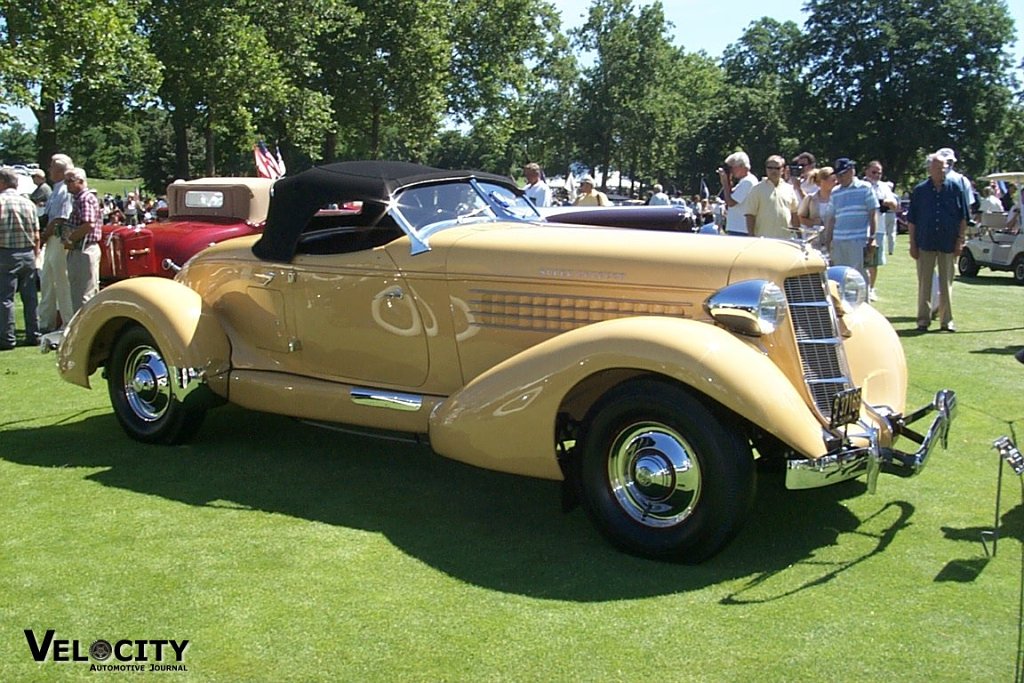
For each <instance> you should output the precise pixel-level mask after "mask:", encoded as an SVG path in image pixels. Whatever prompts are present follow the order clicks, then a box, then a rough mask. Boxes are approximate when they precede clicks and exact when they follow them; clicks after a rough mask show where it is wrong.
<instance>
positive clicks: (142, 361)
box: [107, 325, 206, 444]
mask: <svg viewBox="0 0 1024 683" xmlns="http://www.w3.org/2000/svg"><path fill="white" fill-rule="evenodd" d="M172 381H173V378H172V377H171V368H170V367H169V366H168V365H167V362H166V360H165V358H164V355H163V353H162V352H161V350H160V347H159V346H157V344H156V342H155V341H154V340H153V336H152V335H151V334H150V333H149V332H148V331H147V330H146V329H144V328H142V327H139V326H137V325H132V326H130V327H128V328H126V329H125V330H124V331H123V332H122V333H121V335H120V336H119V337H118V338H117V341H116V342H115V343H114V348H113V350H112V351H111V354H110V362H109V365H108V366H107V391H108V392H109V394H110V403H111V405H112V406H113V407H114V415H115V416H116V417H117V421H118V422H119V423H120V424H121V428H122V429H124V431H125V432H126V433H127V434H128V436H130V437H132V438H133V439H136V440H138V441H143V442H145V443H160V444H174V443H182V442H184V441H187V440H188V439H189V438H191V437H192V435H194V434H195V433H196V430H198V429H199V427H200V425H201V424H202V423H203V417H205V415H206V411H205V409H203V408H199V407H196V406H189V405H186V404H185V403H182V402H180V401H179V400H178V399H177V398H176V397H175V396H174V393H173V391H172V385H171V382H172Z"/></svg>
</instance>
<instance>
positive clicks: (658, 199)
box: [647, 184, 672, 206]
mask: <svg viewBox="0 0 1024 683" xmlns="http://www.w3.org/2000/svg"><path fill="white" fill-rule="evenodd" d="M651 189H653V190H654V194H652V195H651V198H650V199H649V200H647V204H648V205H649V206H668V205H669V204H671V203H672V201H671V200H670V199H669V198H668V195H667V194H665V188H664V187H662V186H661V185H659V184H655V185H654V187H653V188H651Z"/></svg>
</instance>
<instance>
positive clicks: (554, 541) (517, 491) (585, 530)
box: [0, 406, 913, 604]
mask: <svg viewBox="0 0 1024 683" xmlns="http://www.w3.org/2000/svg"><path fill="white" fill-rule="evenodd" d="M60 421H61V422H64V421H66V420H65V419H64V418H60ZM3 436H4V442H5V446H4V449H3V451H2V454H0V457H2V458H3V459H4V460H7V461H10V462H14V463H19V464H22V465H29V466H35V467H83V468H103V469H102V470H101V471H98V472H91V473H89V474H87V475H85V478H86V479H87V480H91V481H94V482H96V483H99V484H102V485H104V486H112V487H117V488H120V489H126V490H129V491H136V492H139V493H143V494H147V495H157V496H161V497H163V498H166V499H169V500H174V501H179V502H181V503H184V504H188V505H195V506H209V507H214V508H216V507H228V508H232V509H239V508H241V509H251V510H256V511H264V512H273V513H280V514H285V515H289V516H292V517H295V518H299V519H306V520H310V521H315V522H321V523H325V524H330V525H336V526H342V527H349V528H357V529H361V530H368V531H373V532H379V533H381V534H383V535H384V536H385V537H386V538H387V539H388V540H389V541H390V542H392V543H393V544H394V545H395V546H396V547H398V548H400V549H401V550H402V551H403V552H406V553H408V554H409V555H411V556H413V557H416V558H418V559H419V560H421V561H423V562H424V563H426V564H428V565H429V566H431V567H434V568H436V569H437V570H439V571H442V572H445V573H447V574H449V575H451V576H454V577H456V578H458V579H460V580H463V581H466V582H469V583H472V584H476V585H479V586H483V587H486V588H490V589H494V590H500V591H505V592H509V593H514V594H521V595H528V596H535V597H543V598H552V599H560V600H575V601H604V600H618V599H628V598H637V597H646V596H656V595H665V594H671V593H678V592H685V591H689V590H695V589H700V588H705V587H707V586H711V585H715V584H717V583H720V582H722V581H728V580H732V579H740V578H748V579H749V578H750V577H751V576H753V577H754V579H753V580H752V581H750V582H749V583H748V584H747V585H748V587H753V586H755V585H756V586H757V587H758V596H757V598H756V600H757V601H764V600H765V595H766V594H765V592H764V591H765V590H766V589H765V582H766V580H767V579H769V578H770V579H772V581H771V582H770V583H771V589H770V593H771V595H772V596H775V598H781V597H786V596H788V595H792V594H794V593H796V592H799V591H802V590H806V589H809V588H813V587H815V586H820V585H822V584H824V583H827V582H829V581H831V580H832V579H834V578H835V577H836V576H837V575H838V574H839V573H840V572H841V571H844V570H845V569H847V568H849V567H852V566H855V565H856V564H858V563H860V562H863V561H864V560H865V559H867V558H869V557H871V556H872V555H875V554H877V553H880V552H882V551H884V550H885V547H886V546H887V545H888V543H889V542H891V540H892V538H893V537H894V536H895V534H896V533H898V531H899V530H900V529H902V528H903V527H904V526H906V525H907V524H908V520H909V519H910V517H911V515H912V514H913V507H912V506H911V505H910V504H908V503H903V502H900V503H889V504H884V503H881V502H880V503H879V506H878V507H879V510H878V512H876V513H874V514H873V515H871V516H870V517H869V518H868V519H866V520H861V519H859V518H858V517H857V516H856V515H854V514H853V513H852V512H850V511H849V510H848V509H847V508H846V507H845V506H844V505H842V500H843V499H844V498H848V497H852V496H856V495H860V494H861V493H863V492H864V486H863V484H861V483H859V482H847V483H844V484H840V485H837V486H833V487H829V488H825V489H816V490H808V491H786V490H785V489H784V487H783V485H782V478H781V474H774V475H772V474H769V475H762V478H761V480H760V481H759V492H758V495H757V498H756V500H755V504H754V509H753V512H752V514H751V516H750V519H749V520H748V522H747V524H746V526H745V527H744V529H743V530H742V531H741V533H740V534H739V536H738V537H737V538H736V539H734V541H733V542H732V543H731V545H729V546H728V547H727V548H726V549H725V551H723V552H722V553H721V554H719V555H718V556H716V557H714V558H712V559H711V560H709V561H707V562H705V563H704V564H701V565H699V566H692V567H681V566H679V565H674V564H671V563H664V562H653V561H648V560H643V559H640V558H635V557H631V556H629V555H625V554H622V553H620V552H618V551H616V550H615V549H614V548H612V547H611V546H609V545H607V544H606V543H605V542H604V541H603V540H602V539H601V537H600V536H599V535H598V533H597V532H596V531H595V530H594V529H593V527H592V526H591V525H590V523H589V521H588V520H587V518H586V515H585V514H583V512H582V511H581V510H579V509H577V510H575V511H574V512H572V513H570V514H568V515H563V514H561V512H560V511H559V504H560V484H559V483H558V482H551V481H540V480H535V479H528V478H524V477H516V476H512V475H505V474H500V473H495V472H489V471H485V470H481V469H477V468H474V467H471V466H468V465H463V464H461V463H457V462H454V461H450V460H447V459H445V458H442V457H440V456H438V455H436V454H434V453H433V452H432V451H430V450H429V449H428V448H426V447H424V446H417V445H412V444H402V443H394V442H388V441H382V440H378V439H371V438H368V437H361V436H355V435H350V434H344V433H337V432H332V431H328V430H322V429H316V428H313V427H308V426H306V425H303V424H300V423H298V422H295V421H293V420H290V419H288V418H284V417H280V416H276V415H267V414H261V413H254V412H249V411H245V410H241V409H238V408H234V407H230V406H228V407H224V408H220V409H218V410H214V411H211V412H210V414H209V415H208V416H207V421H206V423H205V424H204V426H203V428H202V429H201V430H200V432H199V434H198V436H197V438H196V440H195V442H194V443H192V444H189V445H185V446H177V447H162V446H146V445H143V444H139V443H136V442H134V441H131V440H130V439H128V438H127V437H126V436H124V435H123V433H122V432H121V431H120V428H119V427H118V426H117V423H116V421H115V420H114V417H113V415H111V414H109V413H108V414H105V415H99V416H92V417H87V418H85V419H84V420H81V421H77V422H71V423H67V424H55V425H53V426H46V427H36V428H30V429H29V428H17V427H16V428H14V429H8V430H5V431H4V432H3ZM38 444H46V447H45V448H39V447H38ZM83 444H84V445H85V446H83ZM876 517H877V518H879V519H881V518H884V521H882V522H873V521H872V519H871V518H876ZM879 523H880V524H882V525H883V526H884V527H885V529H884V531H883V532H881V533H880V534H879V533H874V532H865V530H864V525H865V524H869V525H873V526H878V525H879ZM865 535H867V536H871V537H872V539H873V540H869V541H868V542H867V543H862V542H860V541H856V540H850V539H857V538H859V537H861V536H865ZM876 537H877V538H876ZM841 540H842V541H843V543H840V541H841ZM847 543H849V545H847ZM837 544H839V545H842V547H843V550H842V552H841V553H840V554H841V555H844V556H851V555H852V557H848V558H847V559H841V560H839V561H832V562H814V561H812V560H813V558H814V556H815V554H816V553H818V552H820V551H821V550H822V549H830V548H831V547H833V546H836V545H837ZM851 547H852V549H851ZM794 566H797V567H799V568H800V572H799V574H798V575H792V576H789V575H787V571H788V570H790V569H791V568H792V567H794ZM744 592H747V593H749V591H747V589H743V590H742V591H740V593H744ZM740 593H736V594H734V595H732V596H730V598H729V599H728V600H726V601H725V603H726V604H739V603H743V602H750V601H753V600H748V599H746V597H748V596H745V595H741V594H740ZM772 599H774V598H772Z"/></svg>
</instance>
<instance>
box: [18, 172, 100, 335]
mask: <svg viewBox="0 0 1024 683" xmlns="http://www.w3.org/2000/svg"><path fill="white" fill-rule="evenodd" d="M32 176H33V182H34V183H35V184H36V189H35V190H34V191H33V192H32V194H31V195H29V196H25V195H24V194H20V193H19V192H18V191H17V188H18V177H17V174H16V173H15V172H14V171H13V169H7V168H4V169H0V351H6V350H10V349H13V348H14V347H15V346H16V345H17V339H16V337H15V320H14V296H15V294H16V293H18V294H20V296H21V302H22V307H23V309H24V310H23V313H24V316H25V328H24V329H25V337H24V339H23V340H21V343H22V344H25V345H34V344H37V343H38V342H39V336H40V335H41V334H45V333H46V332H50V331H53V330H57V329H60V328H61V326H62V325H64V324H65V323H67V321H69V320H70V319H71V316H72V315H74V313H75V311H77V310H78V309H79V308H81V307H82V305H83V304H84V303H85V302H86V301H88V300H89V299H90V298H92V297H93V296H94V295H95V294H96V293H97V292H98V291H99V267H100V245H99V243H100V237H101V235H102V226H103V212H102V209H101V208H100V202H99V200H98V199H97V197H96V194H95V193H94V192H91V191H90V190H89V183H88V177H87V175H86V173H85V171H84V170H83V169H81V168H78V167H76V166H75V165H74V163H73V162H72V160H71V158H70V157H69V156H67V155H66V154H55V155H54V156H53V157H52V158H51V160H50V165H49V168H48V172H47V173H43V172H42V170H41V169H36V170H35V171H33V173H32ZM47 179H49V181H50V182H51V183H52V186H51V185H48V184H47V182H46V181H47ZM37 279H38V283H39V287H41V291H40V289H39V288H38V287H37Z"/></svg>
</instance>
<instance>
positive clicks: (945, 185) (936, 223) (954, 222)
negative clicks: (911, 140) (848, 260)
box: [907, 153, 969, 332]
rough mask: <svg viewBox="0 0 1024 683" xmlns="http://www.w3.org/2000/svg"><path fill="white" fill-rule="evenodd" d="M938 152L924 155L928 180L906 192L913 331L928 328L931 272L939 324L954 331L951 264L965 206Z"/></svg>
mask: <svg viewBox="0 0 1024 683" xmlns="http://www.w3.org/2000/svg"><path fill="white" fill-rule="evenodd" d="M947 168H948V167H947V163H946V161H945V159H944V157H943V155H940V154H938V153H936V154H929V155H928V179H927V180H925V181H923V182H921V183H920V184H918V185H917V187H915V188H914V190H913V192H911V193H910V208H909V209H908V210H907V226H908V228H909V237H910V256H911V258H913V259H915V260H916V261H917V329H918V331H920V332H924V331H926V330H927V329H928V324H929V322H930V321H931V311H932V301H931V297H932V273H934V272H935V271H936V270H938V272H939V324H940V325H941V329H942V330H943V331H945V332H955V331H956V325H955V324H954V323H953V309H952V305H951V299H950V297H951V295H952V284H953V263H954V262H955V261H956V258H957V257H958V256H959V255H960V250H961V249H963V246H964V233H965V232H966V231H967V215H968V210H969V207H968V206H967V204H966V201H965V199H964V193H963V188H962V187H961V186H960V185H959V184H958V183H957V182H956V181H954V180H952V179H950V178H949V177H947V175H946V171H947Z"/></svg>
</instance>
